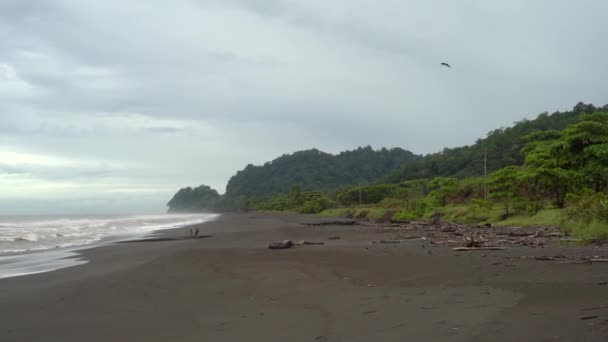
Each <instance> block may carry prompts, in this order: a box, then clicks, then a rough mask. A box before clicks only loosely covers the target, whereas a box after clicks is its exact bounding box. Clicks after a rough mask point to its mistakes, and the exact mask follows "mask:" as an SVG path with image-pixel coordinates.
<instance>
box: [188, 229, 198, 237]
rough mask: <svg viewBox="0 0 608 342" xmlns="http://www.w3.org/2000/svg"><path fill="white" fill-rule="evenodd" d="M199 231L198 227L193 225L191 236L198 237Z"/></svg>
mask: <svg viewBox="0 0 608 342" xmlns="http://www.w3.org/2000/svg"><path fill="white" fill-rule="evenodd" d="M198 233H199V231H198V227H192V228H190V237H191V238H193V239H195V238H197V237H198Z"/></svg>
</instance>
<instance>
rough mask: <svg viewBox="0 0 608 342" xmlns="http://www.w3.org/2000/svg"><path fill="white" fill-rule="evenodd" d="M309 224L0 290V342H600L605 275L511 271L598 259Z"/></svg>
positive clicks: (224, 225)
mask: <svg viewBox="0 0 608 342" xmlns="http://www.w3.org/2000/svg"><path fill="white" fill-rule="evenodd" d="M310 219H311V218H309V217H303V216H297V215H278V214H225V215H223V216H222V217H221V218H220V219H219V220H217V221H215V222H211V223H207V224H204V225H201V226H200V227H199V228H200V230H201V234H210V235H213V236H212V237H209V238H202V239H196V240H193V239H186V240H184V239H181V238H182V237H185V236H187V235H188V228H183V229H176V230H171V231H165V232H163V233H161V237H162V239H157V240H156V241H150V242H136V243H129V244H116V245H112V246H107V247H100V248H95V249H91V250H87V251H85V252H84V254H85V255H86V257H87V258H88V259H89V260H91V262H90V263H88V264H86V265H82V266H76V267H72V268H67V269H63V270H59V271H55V272H50V273H44V274H37V275H29V276H24V277H18V278H10V279H3V280H0V307H1V310H0V341H2V342H9V341H79V342H81V341H114V342H116V341H608V321H607V320H608V284H607V283H606V282H608V264H605V263H597V264H596V263H594V264H584V265H581V264H560V263H558V262H552V261H536V260H529V259H521V258H519V256H521V255H527V254H529V255H541V254H543V255H552V254H551V253H563V252H566V253H574V254H576V253H587V254H594V253H597V254H602V253H604V254H608V251H606V250H605V248H602V247H589V248H580V247H565V248H555V249H552V247H547V248H543V249H539V248H537V249H532V248H529V247H517V248H510V249H509V250H506V251H488V252H460V253H459V252H453V251H451V249H450V248H449V247H446V246H432V245H430V244H429V243H428V241H423V240H420V239H418V240H408V241H404V242H402V243H399V244H370V243H369V242H370V241H371V240H378V239H382V238H383V237H384V236H385V235H386V234H388V233H378V232H377V231H376V229H375V228H371V227H366V226H321V227H307V226H304V225H302V224H300V223H301V222H303V221H304V220H310ZM336 235H338V236H340V237H341V239H339V240H328V238H329V237H331V236H336ZM174 238H175V240H172V239H174ZM281 239H292V240H294V241H297V240H309V241H323V242H325V245H321V246H296V247H294V248H291V249H287V250H269V249H267V248H266V246H267V245H268V242H270V241H275V240H281ZM593 316H597V317H595V318H590V319H581V318H585V317H593Z"/></svg>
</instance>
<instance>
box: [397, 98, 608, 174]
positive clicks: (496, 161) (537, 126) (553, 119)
mask: <svg viewBox="0 0 608 342" xmlns="http://www.w3.org/2000/svg"><path fill="white" fill-rule="evenodd" d="M597 109H598V108H596V107H595V106H593V105H591V104H584V103H582V102H579V103H578V104H577V105H576V106H575V107H574V108H573V110H572V111H569V112H562V113H560V112H556V113H553V114H551V115H549V114H547V113H543V114H540V115H539V116H538V117H537V118H536V119H534V120H522V121H519V122H516V123H515V125H514V126H512V127H508V128H499V129H496V130H494V131H492V132H490V133H488V135H487V136H486V138H483V139H478V140H477V142H476V143H475V144H474V145H471V146H464V147H457V148H445V149H444V150H443V151H442V152H439V153H434V154H429V155H426V156H424V158H420V159H418V160H416V161H414V162H411V163H405V164H403V165H401V166H400V167H399V168H398V169H396V170H395V171H393V172H392V173H391V174H390V176H389V177H388V178H387V179H386V181H387V182H389V183H400V182H402V181H404V180H409V179H421V178H433V177H455V178H467V177H475V176H481V175H482V174H483V169H484V153H486V154H487V168H488V173H491V172H493V171H496V170H499V169H501V168H503V167H505V166H509V165H522V164H523V163H524V157H523V155H522V153H521V149H522V148H523V147H524V145H525V144H526V140H525V137H526V136H527V135H528V134H530V133H533V132H537V131H546V130H558V131H559V130H562V129H564V128H566V127H567V126H569V125H571V124H573V123H576V122H578V121H579V119H580V114H581V113H593V112H594V111H596V110H597ZM602 109H603V110H606V109H608V105H606V106H604V107H602Z"/></svg>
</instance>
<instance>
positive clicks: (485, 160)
mask: <svg viewBox="0 0 608 342" xmlns="http://www.w3.org/2000/svg"><path fill="white" fill-rule="evenodd" d="M488 195H490V189H489V188H488V150H487V149H484V150H483V199H484V200H486V201H487V200H488Z"/></svg>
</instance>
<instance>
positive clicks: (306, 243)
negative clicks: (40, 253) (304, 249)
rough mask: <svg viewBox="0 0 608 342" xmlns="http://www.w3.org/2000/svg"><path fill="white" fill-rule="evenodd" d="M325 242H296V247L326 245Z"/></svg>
mask: <svg viewBox="0 0 608 342" xmlns="http://www.w3.org/2000/svg"><path fill="white" fill-rule="evenodd" d="M324 244H325V242H315V241H298V242H294V245H296V246H302V245H324Z"/></svg>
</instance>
